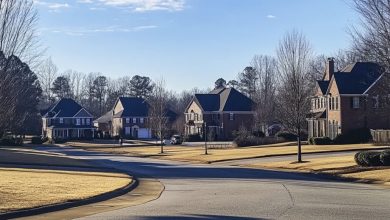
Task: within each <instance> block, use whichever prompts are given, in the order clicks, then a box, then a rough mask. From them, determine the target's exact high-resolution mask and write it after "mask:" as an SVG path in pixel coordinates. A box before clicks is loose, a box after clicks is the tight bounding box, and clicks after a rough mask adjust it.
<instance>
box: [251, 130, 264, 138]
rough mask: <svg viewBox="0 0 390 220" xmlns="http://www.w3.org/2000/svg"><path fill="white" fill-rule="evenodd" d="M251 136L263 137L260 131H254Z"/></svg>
mask: <svg viewBox="0 0 390 220" xmlns="http://www.w3.org/2000/svg"><path fill="white" fill-rule="evenodd" d="M252 135H253V136H255V137H259V138H262V137H265V134H264V132H262V131H260V130H254V131H252Z"/></svg>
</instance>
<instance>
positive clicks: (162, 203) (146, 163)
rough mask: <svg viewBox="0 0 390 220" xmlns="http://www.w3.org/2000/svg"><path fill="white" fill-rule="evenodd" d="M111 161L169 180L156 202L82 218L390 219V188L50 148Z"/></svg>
mask: <svg viewBox="0 0 390 220" xmlns="http://www.w3.org/2000/svg"><path fill="white" fill-rule="evenodd" d="M39 150H44V151H55V152H59V153H63V154H66V155H68V156H72V157H75V158H81V159H87V160H90V161H91V162H94V163H98V164H101V165H104V166H107V167H114V168H117V169H121V170H125V171H128V172H131V173H134V174H136V175H137V176H141V177H142V176H145V175H146V176H153V177H155V178H157V179H159V180H160V181H161V183H162V184H164V186H165V191H164V192H163V193H162V195H161V197H160V198H159V199H157V200H154V201H152V202H149V203H146V204H143V205H138V206H133V207H128V208H124V209H119V210H115V211H110V212H104V213H100V214H96V215H92V216H87V217H84V218H80V219H88V220H89V219H113V220H114V219H115V220H117V219H118V220H119V219H141V220H168V219H169V220H170V219H185V220H186V219H194V220H197V219H214V220H219V219H221V220H222V219H224V220H225V219H227V220H229V219H232V220H241V219H389V218H390V190H388V189H385V188H381V187H378V186H374V185H366V184H357V183H347V182H340V181H332V180H326V179H321V178H319V177H316V176H313V175H310V174H297V173H291V172H278V171H267V170H257V169H247V168H240V167H232V166H227V165H191V164H188V163H182V162H172V161H164V160H155V159H148V158H134V157H125V156H115V155H109V154H101V153H94V152H87V151H83V150H79V149H73V148H46V147H42V148H39Z"/></svg>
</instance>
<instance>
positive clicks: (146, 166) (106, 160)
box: [46, 148, 346, 182]
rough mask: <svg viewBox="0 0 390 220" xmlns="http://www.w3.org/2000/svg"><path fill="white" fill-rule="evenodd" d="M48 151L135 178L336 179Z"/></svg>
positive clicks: (333, 180) (90, 153) (78, 151)
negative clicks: (120, 171) (125, 173)
mask: <svg viewBox="0 0 390 220" xmlns="http://www.w3.org/2000/svg"><path fill="white" fill-rule="evenodd" d="M46 150H50V151H51V152H59V153H63V154H66V155H67V156H85V158H86V160H87V161H89V162H90V163H92V164H95V165H97V166H101V167H106V168H107V167H112V169H119V170H123V171H126V172H129V173H131V174H132V175H135V176H137V177H139V178H142V177H154V178H157V179H242V180H267V181H268V180H280V181H282V180H290V181H307V182H340V181H344V182H346V181H345V180H342V179H337V178H334V177H331V176H327V175H317V174H310V173H297V172H291V171H273V170H263V169H252V168H244V167H233V166H219V165H193V164H184V165H183V164H180V163H175V162H170V161H162V160H156V159H150V162H145V161H147V160H148V159H140V158H134V159H132V160H131V161H128V160H126V161H121V160H123V158H131V157H126V156H123V155H114V154H105V153H99V152H93V151H80V150H78V149H72V148H66V150H64V149H61V148H50V149H46Z"/></svg>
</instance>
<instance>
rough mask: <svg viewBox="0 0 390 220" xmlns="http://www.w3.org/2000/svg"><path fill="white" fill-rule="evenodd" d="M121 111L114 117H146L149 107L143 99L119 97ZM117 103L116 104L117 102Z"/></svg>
mask: <svg viewBox="0 0 390 220" xmlns="http://www.w3.org/2000/svg"><path fill="white" fill-rule="evenodd" d="M118 101H119V102H121V103H122V106H123V111H120V112H118V113H117V114H115V115H114V117H147V116H148V112H149V106H148V103H147V102H146V100H145V99H143V98H137V97H119V98H118ZM118 101H117V102H118Z"/></svg>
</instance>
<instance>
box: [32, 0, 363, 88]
mask: <svg viewBox="0 0 390 220" xmlns="http://www.w3.org/2000/svg"><path fill="white" fill-rule="evenodd" d="M34 1H35V2H36V5H37V8H38V9H39V15H40V21H39V29H40V33H41V37H42V44H43V45H44V46H46V47H47V48H48V51H47V55H50V56H51V57H52V59H53V61H54V62H55V63H56V65H57V66H58V67H59V70H60V71H61V72H62V71H65V70H67V69H73V70H77V71H81V72H84V73H89V72H101V73H103V74H105V75H107V76H109V77H112V78H116V77H120V76H125V75H129V76H132V75H135V74H139V75H147V76H149V77H151V78H152V79H158V78H161V77H163V78H164V79H165V81H166V84H167V86H168V88H169V89H173V90H176V91H180V90H183V89H191V88H193V87H198V88H207V87H211V86H212V85H213V83H214V81H215V80H216V79H217V78H219V77H223V78H225V79H226V80H230V79H234V78H236V75H237V73H238V72H240V71H242V70H243V69H244V68H245V67H246V66H247V65H248V64H249V62H250V60H251V59H252V57H253V56H254V55H255V54H268V55H274V54H275V48H276V46H277V45H278V42H279V40H280V38H281V37H283V35H284V34H285V33H286V32H287V31H291V30H293V29H297V30H299V31H302V32H303V33H304V34H305V35H306V36H307V38H308V39H309V40H310V42H311V43H312V46H313V49H314V51H315V52H316V53H318V54H320V53H321V54H322V53H323V54H329V55H331V54H332V53H334V52H336V51H337V50H338V49H343V48H347V47H348V46H349V40H350V38H349V36H348V33H347V29H348V26H349V25H351V24H354V23H356V21H357V17H356V14H355V13H354V11H353V9H352V8H351V6H350V5H348V3H346V2H348V1H347V0H294V1H292V0H70V1H62V0H34Z"/></svg>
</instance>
